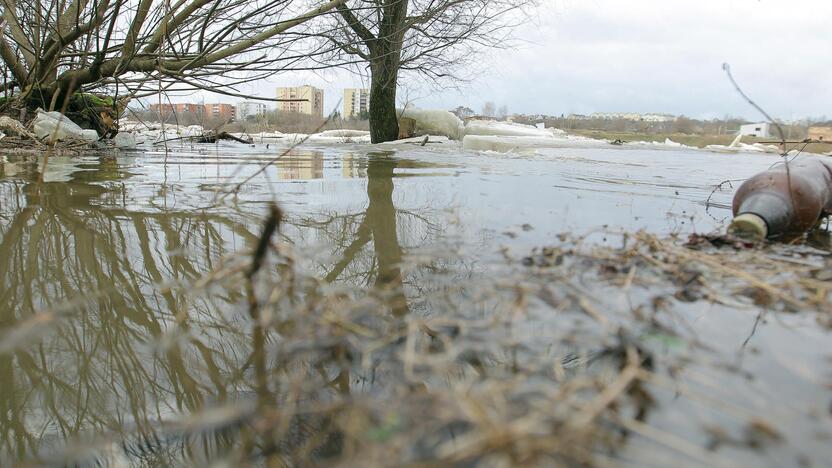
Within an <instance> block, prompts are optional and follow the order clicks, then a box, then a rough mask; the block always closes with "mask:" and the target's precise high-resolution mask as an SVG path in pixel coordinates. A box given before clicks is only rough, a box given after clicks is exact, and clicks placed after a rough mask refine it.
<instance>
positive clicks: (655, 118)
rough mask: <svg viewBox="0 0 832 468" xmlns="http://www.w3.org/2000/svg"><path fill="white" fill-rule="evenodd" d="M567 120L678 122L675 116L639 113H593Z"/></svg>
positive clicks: (574, 116) (571, 116)
mask: <svg viewBox="0 0 832 468" xmlns="http://www.w3.org/2000/svg"><path fill="white" fill-rule="evenodd" d="M566 118H567V119H570V120H591V119H598V120H632V121H634V122H673V121H674V120H676V116H675V115H672V114H661V113H657V112H651V113H648V114H639V113H637V112H593V113H592V114H590V115H584V114H569V115H568V116H566Z"/></svg>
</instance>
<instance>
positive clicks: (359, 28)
mask: <svg viewBox="0 0 832 468" xmlns="http://www.w3.org/2000/svg"><path fill="white" fill-rule="evenodd" d="M536 3H537V0H350V1H348V2H345V3H343V4H340V5H339V6H338V7H337V9H338V12H339V13H340V16H341V18H340V19H341V23H342V25H344V26H345V27H343V28H341V29H338V30H337V31H335V32H336V33H333V32H330V31H324V32H323V33H322V34H321V36H323V37H324V38H326V40H327V41H328V42H329V43H331V44H334V45H335V46H337V48H338V51H337V52H338V55H339V57H337V58H338V59H340V60H341V61H342V62H343V63H354V60H355V59H356V58H357V59H358V60H359V61H360V62H361V63H362V64H363V65H366V67H367V68H368V69H369V72H370V134H371V136H372V141H373V142H376V143H377V142H382V141H389V140H393V139H396V138H397V137H398V133H399V127H398V120H397V115H396V89H397V84H398V80H399V73H400V72H415V73H418V74H420V75H421V77H423V78H424V79H427V80H428V81H429V82H433V83H437V84H438V83H440V82H442V81H445V80H448V79H450V80H454V79H460V78H461V76H459V75H458V74H457V72H458V71H460V70H464V69H465V68H466V66H468V65H470V64H471V63H472V62H473V60H474V58H475V57H476V55H477V52H478V51H480V50H482V49H483V48H488V47H501V46H504V45H506V43H507V42H506V41H507V40H508V39H509V37H510V33H511V30H512V27H513V26H515V25H517V24H518V23H520V22H521V21H523V19H524V18H523V16H522V14H521V13H522V12H523V10H524V8H525V7H527V6H529V5H533V4H536Z"/></svg>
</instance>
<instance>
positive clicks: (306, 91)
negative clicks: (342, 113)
mask: <svg viewBox="0 0 832 468" xmlns="http://www.w3.org/2000/svg"><path fill="white" fill-rule="evenodd" d="M277 98H278V99H297V101H282V102H278V103H277V110H278V111H280V112H297V113H299V114H306V115H313V116H316V117H320V118H323V117H324V91H323V90H322V89H318V88H315V87H314V86H309V85H303V86H295V87H281V88H277Z"/></svg>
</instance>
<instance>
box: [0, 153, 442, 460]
mask: <svg viewBox="0 0 832 468" xmlns="http://www.w3.org/2000/svg"><path fill="white" fill-rule="evenodd" d="M397 164H398V162H397V161H396V160H394V159H391V158H389V157H387V156H386V155H376V156H373V157H370V158H369V160H368V162H367V178H368V182H367V197H368V204H367V207H366V210H365V211H363V212H362V213H355V214H352V215H348V216H347V218H353V219H359V218H360V219H361V221H360V224H359V225H358V226H357V228H355V230H354V231H352V232H351V233H349V234H348V236H349V237H350V238H351V239H350V242H349V244H348V245H347V247H346V248H345V249H343V251H340V252H338V254H339V255H340V256H341V258H340V259H338V260H337V261H335V262H334V265H332V267H331V269H330V271H329V272H328V274H326V275H325V279H326V281H327V282H332V281H338V280H339V277H340V276H342V274H343V273H344V272H345V271H346V270H351V271H354V270H355V268H356V264H361V265H370V269H369V270H368V271H365V272H363V276H364V277H365V278H371V277H375V280H374V281H373V283H374V284H375V285H376V286H377V287H378V288H379V289H380V290H384V291H386V292H385V293H384V294H382V296H383V297H382V296H379V297H380V299H378V301H379V302H377V304H378V305H382V306H386V307H389V310H391V311H392V313H393V314H394V315H395V316H399V315H403V314H405V313H406V312H407V310H408V304H407V299H406V297H405V293H404V290H403V287H402V284H403V282H402V273H401V270H400V263H401V260H402V247H401V246H400V244H399V232H398V230H397V210H396V207H395V206H394V202H393V191H394V184H393V177H394V170H395V169H396V167H397ZM24 167H26V165H25V164H24ZM33 168H34V162H32V163H31V164H29V165H28V167H27V169H28V170H29V175H30V176H32V177H29V178H28V180H26V178H25V177H24V179H23V180H17V181H4V182H3V183H0V197H2V207H0V235H2V242H0V282H2V285H3V288H2V291H0V327H2V329H3V331H4V333H3V335H2V337H1V338H0V352H2V354H0V381H2V382H3V385H2V387H0V408H2V416H0V437H2V440H3V444H2V445H3V448H2V452H0V455H2V459H5V460H21V459H27V458H30V457H32V456H37V455H44V454H47V455H48V454H49V453H53V452H54V453H62V455H61V457H66V458H59V459H58V462H60V463H65V462H66V463H69V462H71V461H73V457H76V456H78V457H81V459H82V460H83V457H85V456H88V455H89V454H88V453H86V452H83V451H82V452H80V455H79V454H78V453H73V452H71V451H70V452H64V451H61V450H59V449H58V447H60V446H62V445H63V443H64V441H65V440H69V441H72V440H75V439H76V438H77V437H78V436H80V435H83V434H88V433H91V432H98V433H103V434H109V435H105V436H104V437H103V438H102V439H101V440H105V441H109V442H113V441H118V440H125V441H127V442H125V443H124V451H125V452H126V453H127V454H128V455H132V456H140V457H141V459H144V460H146V461H148V460H149V461H151V462H153V461H156V462H161V461H162V460H165V459H166V457H168V456H171V455H170V453H169V450H170V447H169V446H168V447H166V444H167V445H170V446H174V447H178V448H177V450H178V451H179V456H182V455H187V456H188V457H196V458H197V459H199V458H203V457H209V458H213V457H216V456H218V455H219V454H220V453H227V454H231V455H233V456H243V455H241V454H242V453H244V452H245V453H246V455H245V456H246V457H248V456H250V455H251V454H255V453H260V454H266V453H274V454H277V455H279V457H280V458H282V459H285V460H291V459H293V457H300V458H298V459H303V458H304V457H308V456H310V453H315V454H318V455H321V456H322V455H324V454H332V453H334V452H337V451H338V448H339V447H340V446H341V438H340V436H338V435H337V433H338V431H335V432H333V431H332V430H325V426H326V425H327V424H328V422H329V416H326V417H305V418H303V417H301V416H298V415H295V416H292V417H290V418H289V419H288V420H287V421H288V422H285V423H284V422H281V423H280V424H277V425H276V427H274V428H272V429H270V430H269V431H266V432H265V433H263V432H262V431H260V430H259V429H257V430H255V429H252V428H251V427H250V426H247V425H246V424H242V423H241V421H243V420H244V419H245V418H247V417H250V416H251V413H250V407H248V406H246V405H247V404H249V403H251V402H253V401H254V400H256V399H257V398H258V397H259V399H260V403H261V405H262V404H263V403H264V401H267V402H268V405H269V406H268V407H269V408H271V410H272V411H275V408H281V405H280V403H281V402H282V403H286V402H287V401H291V402H292V403H293V404H296V405H299V404H301V402H302V401H305V402H306V403H308V402H310V401H313V400H322V399H325V400H331V398H330V397H327V396H326V394H327V393H328V391H329V390H328V389H333V390H336V391H337V392H338V393H340V394H346V393H349V392H350V377H349V367H350V364H349V363H348V362H347V360H348V359H349V357H350V356H349V353H350V351H349V348H350V346H349V345H348V344H347V343H345V342H338V340H330V342H328V343H327V342H324V343H317V344H316V345H318V346H320V348H321V349H323V350H324V354H328V355H329V357H328V358H327V359H323V358H321V353H320V352H319V351H320V350H318V349H314V350H313V349H311V348H310V350H303V349H301V348H302V346H300V345H298V343H300V342H302V340H298V343H294V344H293V346H295V348H294V349H284V350H283V352H294V353H298V356H299V357H300V356H303V357H304V358H303V359H297V360H293V359H281V358H279V357H277V356H275V351H276V350H277V349H279V348H280V343H281V339H282V338H281V336H282V335H284V334H286V333H290V334H291V328H292V327H294V326H295V325H294V324H293V323H292V322H293V320H294V318H293V317H291V314H287V307H293V304H294V307H295V309H294V311H293V312H294V313H301V312H302V307H298V305H297V302H298V301H299V300H301V299H299V297H300V296H297V295H295V296H292V291H295V288H294V286H293V285H286V283H287V281H286V278H287V277H288V276H289V275H287V274H286V271H287V269H288V263H287V262H288V261H287V260H286V259H283V260H277V265H276V266H277V267H276V268H272V269H270V271H269V272H266V273H263V274H261V277H260V279H259V281H258V282H257V284H256V287H257V288H258V297H259V298H260V300H261V302H262V303H263V308H264V311H266V312H269V313H268V314H264V316H268V317H270V318H268V319H266V320H270V322H268V323H263V324H262V325H263V326H261V323H260V322H258V323H255V324H254V326H252V324H251V321H250V320H249V319H248V318H247V316H246V314H245V311H246V307H245V295H244V291H245V287H244V280H243V279H242V277H241V276H240V275H239V272H240V270H241V269H242V267H241V265H243V264H245V262H246V261H247V259H246V258H245V256H243V255H234V254H235V253H237V252H245V249H246V248H247V247H251V246H252V245H253V244H254V243H255V242H256V239H257V237H258V232H259V227H258V220H257V216H256V215H252V214H249V213H243V212H240V211H237V210H231V209H227V208H218V209H215V210H209V211H203V212H198V213H197V212H193V211H190V210H167V209H148V208H147V207H144V208H138V207H136V205H135V204H132V203H129V202H128V199H129V198H130V197H131V195H132V194H131V192H130V190H128V189H127V188H126V187H125V185H124V184H122V182H121V181H120V180H119V178H121V177H124V176H125V174H123V173H121V172H119V170H118V169H117V168H115V167H114V163H113V161H111V160H107V159H102V160H101V161H100V162H99V164H98V165H97V167H96V168H95V169H94V170H92V171H85V172H79V173H75V174H74V175H73V176H72V179H71V180H69V181H67V182H46V183H44V184H43V185H42V186H39V185H37V184H36V182H32V180H35V179H36V176H34V175H33V173H32V172H33V171H32V169H33ZM167 189H168V188H167V187H165V188H162V190H167ZM259 214H260V213H257V215H259ZM403 216H407V214H404V215H403ZM302 224H303V223H302ZM336 225H337V223H335V222H318V223H312V224H307V225H300V226H299V228H300V229H316V230H322V231H323V232H321V233H319V235H321V236H322V237H323V236H335V235H337V234H335V233H327V232H325V231H326V227H327V226H336ZM433 229H435V228H434V227H433V226H430V225H425V226H423V227H422V228H421V229H420V232H421V233H424V232H425V231H429V230H433ZM418 240H419V239H415V241H418ZM371 241H372V245H373V248H372V249H365V248H364V247H365V246H367V245H368V244H369V243H370V242H371ZM411 241H414V240H411ZM342 280H344V281H349V278H345V279H342ZM292 281H296V282H306V283H305V284H306V285H307V286H306V287H304V288H299V289H298V290H303V291H305V293H304V294H307V293H309V292H313V291H314V288H315V286H314V285H315V284H316V283H315V281H311V280H310V279H302V278H296V279H293V280H292ZM310 281H311V282H310ZM310 288H311V289H310ZM296 294H301V293H296ZM313 294H315V293H314V292H313ZM281 295H284V296H286V297H288V299H287V300H284V298H281V297H278V296H281ZM302 300H304V301H306V302H313V300H312V299H310V298H309V297H305V298H304V299H302ZM317 300H320V301H327V300H339V299H338V297H334V298H325V297H319V298H318V299H317ZM270 306H271V307H273V309H272V310H271V311H269V310H268V309H269V307H270ZM307 307H310V308H313V307H315V305H314V304H312V305H308V306H307ZM261 322H262V321H261ZM301 331H303V330H301ZM255 351H257V352H255ZM307 354H310V355H315V356H317V357H316V358H315V359H311V357H310V356H306V355H307ZM307 357H309V358H310V360H307V359H306V358H307ZM258 361H259V362H261V363H262V365H257V362H258ZM316 361H317V362H316ZM302 363H305V364H304V365H303V366H302V367H304V366H305V370H304V369H301V368H297V365H298V364H302ZM252 372H254V373H256V374H264V373H265V374H266V375H254V376H253V375H251V374H252ZM310 372H311V373H312V375H314V376H317V377H315V378H312V379H311V381H310V380H309V379H310ZM333 376H334V377H333ZM304 379H307V381H306V382H304ZM256 382H261V383H262V382H266V384H265V389H264V388H263V385H262V384H261V385H260V386H259V388H257V387H258V385H257V383H256ZM264 390H265V392H271V394H270V395H264V394H263V393H264ZM298 392H301V395H302V398H301V397H300V396H299V395H298ZM224 402H236V403H241V405H239V406H232V407H231V408H232V410H227V409H226V411H225V412H224V413H223V412H222V411H219V412H215V413H210V412H205V411H203V410H204V409H205V408H208V407H216V406H217V405H221V404H223V403H224ZM223 408H225V407H223ZM261 408H262V406H261ZM179 414H193V415H200V414H209V415H210V416H209V417H206V418H205V419H206V421H196V422H193V427H190V428H188V433H186V432H185V431H181V432H177V430H172V431H171V430H170V429H169V428H165V429H163V428H162V426H161V425H160V421H163V420H170V419H175V418H177V417H178V416H177V415H179ZM287 414H288V413H287ZM218 415H219V416H218ZM198 417H199V416H197V418H198ZM211 418H215V420H212V419H211ZM216 418H219V419H216ZM226 426H229V427H232V428H234V430H233V431H232V432H233V434H236V435H233V434H232V435H233V436H229V432H227V431H224V428H225V427H226ZM193 434H197V435H198V436H199V437H196V438H195V439H194V438H193ZM264 434H265V436H264ZM131 440H132V442H131ZM232 440H238V441H239V442H240V443H239V444H238V443H233V442H232ZM172 441H175V442H172ZM116 445H118V444H116ZM71 446H76V447H85V446H86V445H84V444H81V445H74V444H71ZM95 447H98V448H99V449H100V448H101V447H100V446H97V445H96V446H95ZM223 447H225V449H223ZM232 447H233V450H232ZM200 451H202V452H201V453H200ZM105 452H106V450H105ZM101 453H102V452H101V451H100V450H99V451H98V452H95V455H94V456H102V455H101Z"/></svg>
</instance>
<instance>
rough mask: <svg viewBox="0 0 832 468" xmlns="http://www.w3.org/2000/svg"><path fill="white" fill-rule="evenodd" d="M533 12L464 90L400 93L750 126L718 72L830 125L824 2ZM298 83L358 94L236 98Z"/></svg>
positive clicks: (565, 3) (332, 79) (624, 1)
mask: <svg viewBox="0 0 832 468" xmlns="http://www.w3.org/2000/svg"><path fill="white" fill-rule="evenodd" d="M543 3H544V5H543V6H542V7H541V8H540V9H539V10H538V11H537V14H536V18H537V21H536V22H533V23H530V24H529V25H527V26H524V27H523V28H521V29H520V30H518V31H517V35H518V36H519V37H523V38H525V39H526V40H525V42H524V44H522V45H521V46H520V47H519V48H512V49H511V50H509V51H498V52H493V53H491V54H488V55H486V56H485V57H484V58H485V59H486V60H487V63H489V64H490V67H489V68H488V70H487V71H486V72H485V73H482V74H479V75H478V76H476V77H474V79H473V80H472V81H471V82H470V83H467V84H464V85H462V86H461V88H460V89H459V90H452V89H449V90H444V91H435V90H424V89H415V88H413V87H412V86H407V85H406V89H404V90H402V91H400V95H409V97H410V99H411V100H415V103H416V105H418V106H419V107H423V108H443V109H450V108H453V107H456V106H457V105H466V106H469V107H471V108H473V109H474V110H477V111H479V110H481V108H482V105H483V103H484V102H486V101H493V102H495V103H496V104H497V106H500V105H506V106H508V108H509V111H510V112H519V113H543V114H555V115H559V114H561V113H564V114H568V113H571V112H575V113H591V112H642V113H643V112H666V113H672V114H685V115H688V116H692V117H697V118H711V117H722V116H726V115H734V116H745V117H747V118H750V119H752V120H753V119H756V118H758V115H757V114H756V112H755V111H754V110H752V109H751V108H750V107H749V106H748V104H746V103H745V102H744V101H743V100H742V99H741V98H740V97H739V96H738V95H737V94H736V93H735V92H734V90H733V88H732V86H731V84H730V83H729V82H728V80H727V79H726V78H725V74H724V72H723V71H722V63H723V62H728V63H729V64H730V65H731V69H732V72H733V74H734V77H735V78H736V79H737V81H738V82H739V83H740V85H741V86H742V87H743V89H744V90H745V91H746V92H747V93H748V94H749V95H750V96H751V97H752V98H753V99H755V100H756V101H757V102H758V103H759V104H761V105H762V106H763V107H764V108H766V109H767V110H768V111H769V112H770V113H771V114H773V115H774V116H775V117H778V118H783V119H787V120H788V119H795V118H801V117H819V116H823V115H827V116H830V117H832V0H789V1H786V0H777V1H775V0H700V1H693V0H687V1H682V0H543ZM304 82H309V83H310V84H314V85H317V86H319V87H322V88H324V89H325V91H326V94H325V107H326V108H327V109H328V110H329V109H331V108H332V107H334V106H335V105H336V104H337V103H338V101H339V99H340V89H341V88H343V87H348V86H354V85H360V84H361V80H360V79H358V78H356V77H354V76H350V75H347V74H342V73H329V74H327V75H326V76H325V77H318V76H302V75H297V74H287V75H283V76H279V77H275V78H274V79H273V80H272V81H271V82H270V83H259V84H257V85H254V86H252V87H251V88H250V89H245V90H242V91H245V92H253V93H259V94H260V95H264V96H267V95H268V96H270V97H271V96H273V93H274V90H273V89H274V87H275V86H278V85H294V84H302V83H304ZM412 82H413V80H410V83H412ZM405 83H408V80H405ZM211 99H214V98H206V101H208V100H211ZM223 100H228V99H223ZM232 100H233V99H232Z"/></svg>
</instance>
